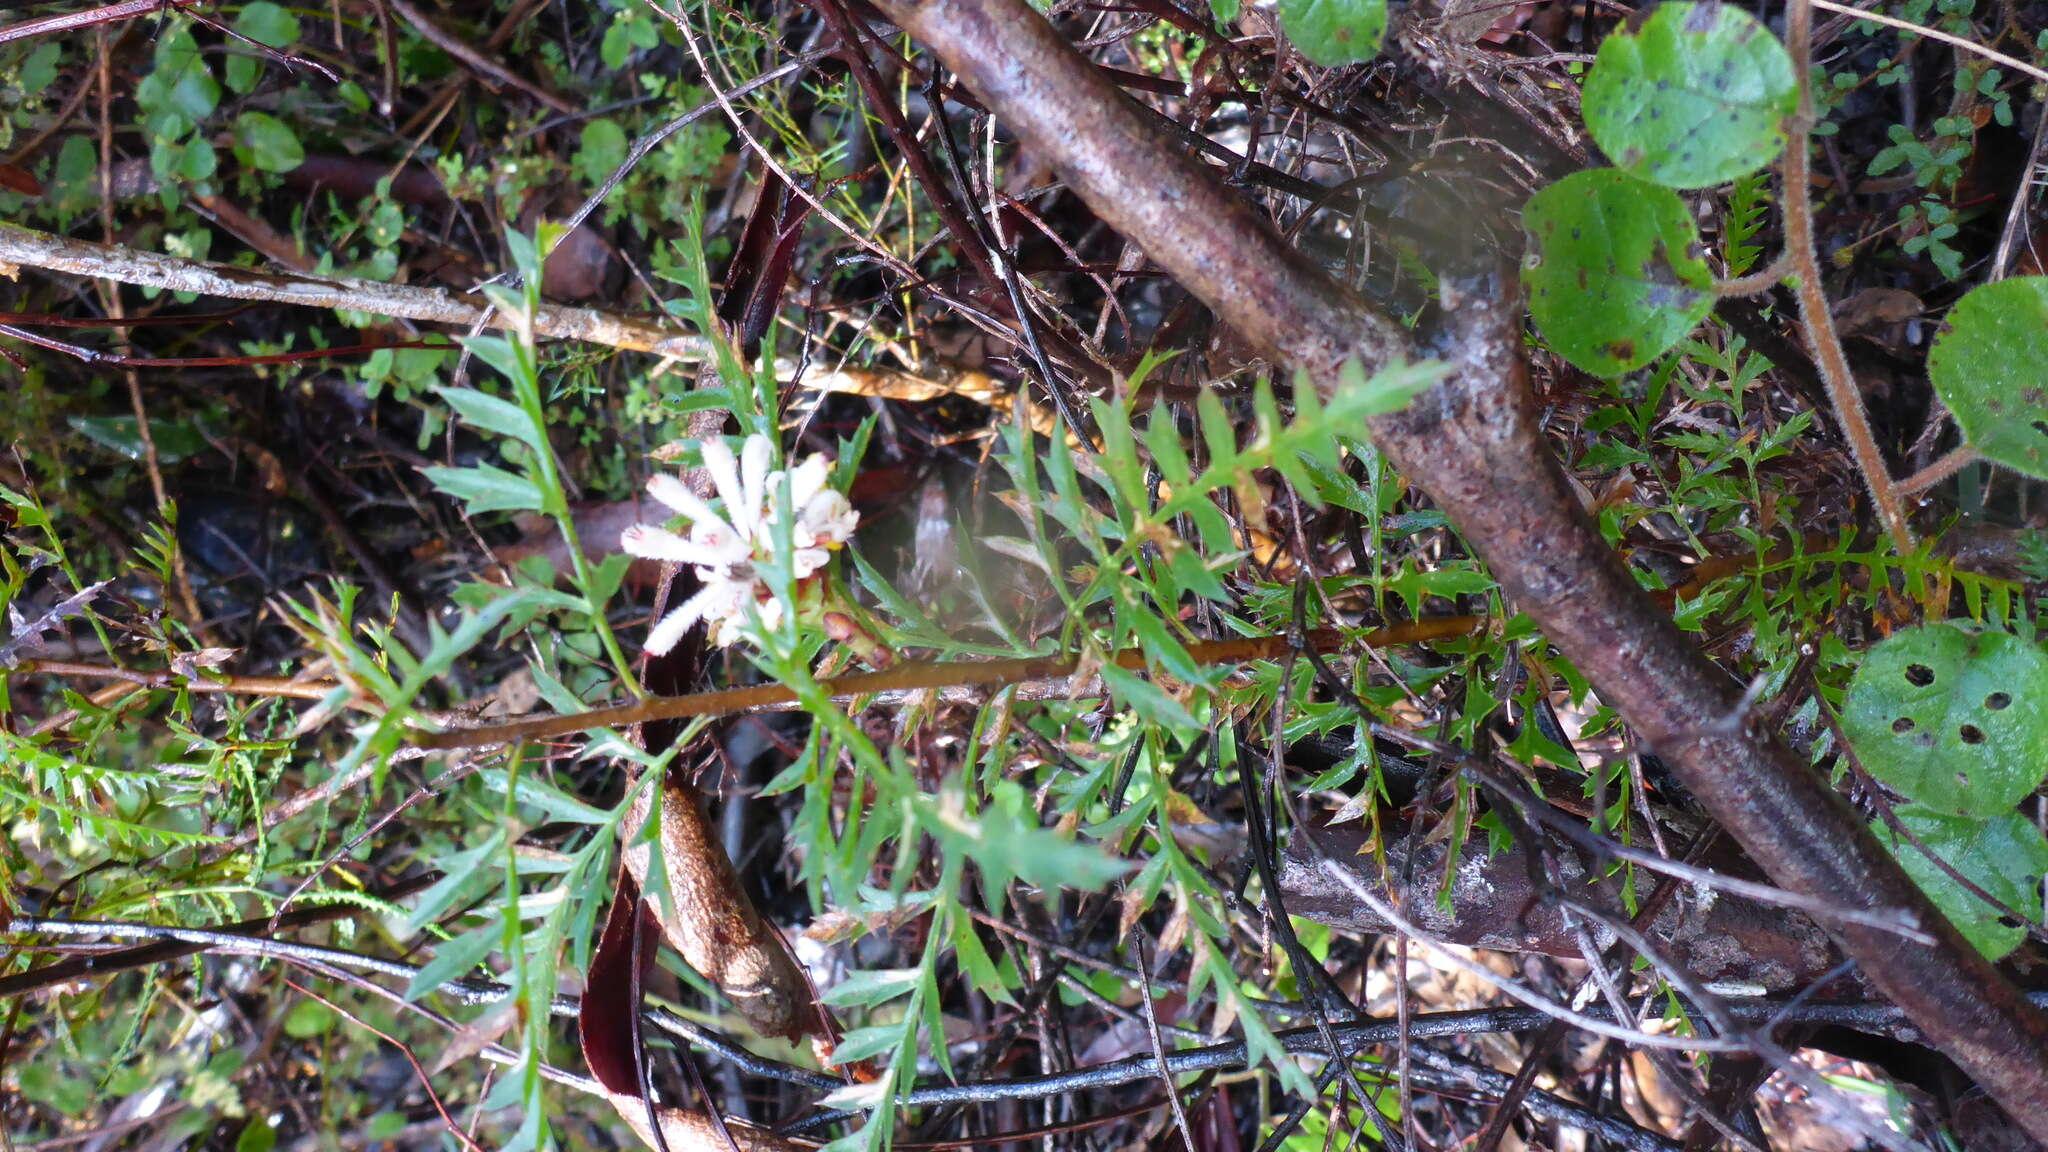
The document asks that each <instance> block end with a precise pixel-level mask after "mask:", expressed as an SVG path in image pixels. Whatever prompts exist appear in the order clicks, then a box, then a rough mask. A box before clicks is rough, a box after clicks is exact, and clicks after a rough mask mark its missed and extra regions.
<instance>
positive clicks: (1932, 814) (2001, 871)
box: [1872, 804, 2048, 960]
mask: <svg viewBox="0 0 2048 1152" xmlns="http://www.w3.org/2000/svg"><path fill="white" fill-rule="evenodd" d="M1893 815H1895V816H1897V817H1898V818H1899V823H1901V824H1903V825H1905V827H1906V830H1907V831H1909V832H1911V833H1912V834H1913V835H1914V836H1916V837H1918V838H1919V840H1920V843H1922V844H1925V845H1926V846H1927V851H1928V852H1932V853H1934V854H1935V855H1937V856H1939V857H1941V858H1942V859H1943V860H1946V861H1947V862H1948V864H1949V866H1950V867H1952V868H1954V869H1955V870H1956V871H1957V872H1960V873H1962V874H1963V876H1965V877H1967V878H1968V879H1969V881H1970V883H1972V884H1975V885H1976V886H1977V887H1979V888H1981V889H1983V890H1984V892H1985V894H1986V895H1989V896H1991V897H1993V898H1995V899H1997V900H1998V901H1999V902H2000V903H2002V904H2004V905H2005V906H2006V907H2008V908H2011V909H2013V910H2014V911H2017V912H2025V913H2027V914H2028V915H2030V916H2033V917H2035V918H2036V919H2037V920H2038V918H2039V916H2040V907H2041V902H2040V891H2041V875H2042V873H2044V872H2048V838H2043V837H2042V835H2041V831H2040V829H2038V828H2036V827H2034V826H2033V825H2032V824H2031V823H2029V822H2028V821H2027V819H2026V818H2025V817H2024V816H2021V815H2019V814H2018V813H2016V812H2006V813H2003V814H2001V815H1998V816H1993V817H1990V818H1988V819H1978V818H1975V817H1968V816H1944V815H1942V814H1941V813H1939V812H1936V811H1933V810H1932V809H1929V808H1923V807H1921V806H1920V805H1918V804H1902V805H1900V806H1899V807H1898V809H1897V810H1896V811H1894V812H1893ZM1872 831H1874V832H1876V833H1877V838H1878V839H1879V840H1880V841H1882V842H1883V844H1884V846H1885V847H1886V848H1889V849H1891V852H1892V855H1894V856H1897V857H1898V858H1899V864H1900V865H1901V866H1903V867H1904V868H1905V869H1906V875H1908V876H1911V877H1912V878H1913V883H1915V884H1918V885H1919V886H1920V890H1921V891H1923V892H1925V893H1927V898H1928V899H1929V900H1931V901H1933V902H1934V906H1935V907H1936V908H1939V909H1940V910H1941V914H1942V915H1944V916H1946V917H1948V919H1949V923H1951V924H1954V925H1955V926H1956V931H1958V932H1961V933H1962V934H1963V938H1964V939H1965V940H1968V941H1969V942H1970V943H1972V944H1974V945H1976V946H1977V950H1978V951H1979V952H1982V953H1984V955H1986V956H1989V957H1990V958H1991V959H1993V960H1996V959H1998V958H1999V957H2001V956H2004V955H2005V954H2006V953H2008V952H2010V951H2012V950H2013V949H2014V948H2017V947H2019V944H2020V941H2021V940H2023V939H2025V938H2026V935H2027V930H2026V929H2025V928H2024V927H2021V926H2020V925H2018V924H2011V923H2008V922H2007V921H2006V920H2005V918H2004V916H2003V915H2002V914H2001V913H2000V912H1999V911H1998V909H1996V908H1994V907H1992V906H1991V905H1990V904H1987V903H1985V902H1984V901H1983V900H1982V899H1981V898H1979V897H1978V895H1977V894H1976V893H1975V892H1972V891H1970V890H1969V889H1968V888H1965V887H1963V886H1962V885H1961V884H1958V883H1957V882H1956V880H1955V877H1953V876H1950V875H1949V874H1948V873H1947V872H1945V871H1943V870H1942V868H1941V866H1940V865H1938V864H1936V863H1935V862H1934V861H1932V860H1929V859H1928V858H1927V854H1926V853H1925V852H1922V851H1920V849H1918V848H1916V847H1914V846H1913V845H1912V843H1911V842H1909V841H1907V840H1906V839H1905V838H1904V837H1902V836H1900V835H1898V833H1896V832H1894V831H1892V829H1891V827H1890V825H1887V824H1885V823H1883V822H1879V823H1878V824H1876V825H1875V826H1873V828H1872Z"/></svg>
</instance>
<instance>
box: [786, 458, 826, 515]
mask: <svg viewBox="0 0 2048 1152" xmlns="http://www.w3.org/2000/svg"><path fill="white" fill-rule="evenodd" d="M830 470H831V464H830V463H829V462H828V461H827V460H826V459H825V457H824V456H823V455H822V454H821V453H815V452H814V453H812V454H811V456H810V458H809V459H807V460H805V461H804V462H803V463H801V464H799V465H797V466H796V467H794V468H792V469H790V470H789V503H790V506H791V507H794V508H802V507H804V506H805V505H807V504H809V503H810V502H811V499H812V498H813V497H815V496H816V495H817V494H818V493H819V492H822V491H823V490H824V488H825V477H826V475H827V474H828V473H829V471H830Z"/></svg>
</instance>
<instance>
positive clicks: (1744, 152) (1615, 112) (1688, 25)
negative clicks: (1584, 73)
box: [1583, 3, 1798, 188]
mask: <svg viewBox="0 0 2048 1152" xmlns="http://www.w3.org/2000/svg"><path fill="white" fill-rule="evenodd" d="M1797 102H1798V87H1797V83H1796V81H1795V77H1794V74H1793V71H1792V57H1791V55H1790V54H1789V53H1787V52H1786V51H1785V46H1784V45H1783V44H1780V43H1779V42H1778V39H1777V37H1775V36H1772V35H1771V33H1770V31H1769V30H1768V29H1766V28H1765V27H1764V26H1763V25H1762V24H1759V23H1757V21H1756V18H1755V17H1753V16H1751V15H1750V14H1749V13H1747V12H1744V11H1742V10H1741V9H1739V8H1735V7H1732V6H1728V5H1723V4H1691V3H1669V4H1665V5H1663V6H1661V7H1659V8H1658V9H1657V10H1656V11H1655V12H1653V13H1651V15H1650V17H1649V19H1647V20H1645V21H1644V22H1643V24H1642V26H1641V27H1640V28H1636V29H1633V30H1628V29H1623V30H1620V31H1617V32H1615V33H1614V34H1613V35H1610V36H1609V37H1607V39H1606V40H1603V41H1602V42H1601V44H1600V54H1599V55H1598V56H1597V57H1596V58H1595V60H1594V64H1593V73H1592V75H1591V76H1589V77H1587V78H1586V87H1585V96H1584V98H1583V108H1584V112H1585V117H1586V127H1587V128H1588V129H1589V130H1590V131H1591V132H1592V133H1593V139H1594V140H1595V141H1597V142H1598V143H1599V145H1600V148H1601V150H1602V151H1604V152H1606V153H1607V154H1608V155H1609V156H1611V157H1613V158H1614V162H1615V163H1616V164H1617V165H1619V166H1620V167H1621V168H1622V169H1624V170H1625V171H1627V172H1628V173H1630V174H1631V175H1634V176H1637V177H1640V178H1642V179H1644V180H1648V181H1651V182H1653V183H1656V184H1662V185H1664V186H1666V187H1668V188H1710V187H1712V186H1714V185H1716V184H1721V183H1725V182H1727V181H1729V180H1733V179H1735V178H1736V177H1738V176H1743V175H1747V174H1748V173H1751V172H1754V171H1756V170H1757V169H1759V168H1762V167H1763V166H1765V165H1767V164H1769V163H1771V162H1772V161H1773V160H1775V159H1777V157H1778V153H1779V152H1780V151H1782V150H1783V149H1784V147H1785V127H1784V124H1785V120H1786V118H1787V117H1789V116H1791V115H1792V112H1793V109H1794V107H1795V105H1796V104H1797Z"/></svg>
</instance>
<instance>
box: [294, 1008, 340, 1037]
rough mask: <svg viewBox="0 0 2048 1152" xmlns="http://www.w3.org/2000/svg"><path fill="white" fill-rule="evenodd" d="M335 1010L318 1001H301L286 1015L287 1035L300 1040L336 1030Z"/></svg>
mask: <svg viewBox="0 0 2048 1152" xmlns="http://www.w3.org/2000/svg"><path fill="white" fill-rule="evenodd" d="M334 1021H335V1014H334V1009H332V1008H329V1007H328V1006H327V1005H325V1004H322V1003H321V1002H320V1001H318V1000H301V1001H299V1002H298V1003H296V1004H294V1005H292V1010H291V1011H289V1012H287V1013H285V1016H284V1031H285V1035H287V1036H291V1037H294V1038H296V1039H299V1040H310V1039H312V1038H313V1037H315V1036H324V1035H326V1034H327V1033H328V1032H330V1031H332V1030H333V1029H334Z"/></svg>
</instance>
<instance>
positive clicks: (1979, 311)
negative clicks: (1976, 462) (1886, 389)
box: [1927, 276, 2048, 479]
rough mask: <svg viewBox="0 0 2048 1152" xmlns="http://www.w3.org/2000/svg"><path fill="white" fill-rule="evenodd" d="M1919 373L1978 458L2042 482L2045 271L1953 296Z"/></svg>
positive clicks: (2047, 471) (2045, 453)
mask: <svg viewBox="0 0 2048 1152" xmlns="http://www.w3.org/2000/svg"><path fill="white" fill-rule="evenodd" d="M1927 378H1928V380H1929V381H1930V382H1931V383H1933V385H1934V390H1935V392H1936V393H1938V394H1939V395H1940V396H1941V400H1942V403H1944V404H1947V405H1948V410H1949V411H1950V412H1952V413H1954V414H1955V418H1956V427H1957V428H1959V429H1961V430H1962V433H1963V437H1964V438H1965V439H1967V440H1968V441H1969V442H1970V444H1971V446H1972V447H1974V448H1976V449H1977V451H1978V452H1980V453H1982V454H1983V456H1984V458H1985V459H1987V460H1990V461H1992V462H1994V463H1997V464H2003V465H2005V466H2006V467H2008V468H2012V469H2015V470H2016V471H2020V472H2024V473H2026V474H2027V475H2029V476H2036V477H2040V478H2043V479H2048V276H2016V277H2014V278H2012V279H2010V280H2000V281H1998V282H1996V283H1993V284H1986V285H1983V286H1982V287H1979V288H1975V289H1972V290H1971V291H1970V292H1969V294H1968V295H1966V296H1964V297H1963V298H1962V299H1961V300H1959V301H1957V302H1956V306H1955V307H1954V308H1952V309H1950V310H1949V314H1948V331H1946V332H1944V333H1942V335H1941V336H1940V338H1938V339H1937V340H1935V342H1934V350H1933V351H1932V352H1931V353H1930V354H1929V355H1928V359H1927Z"/></svg>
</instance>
